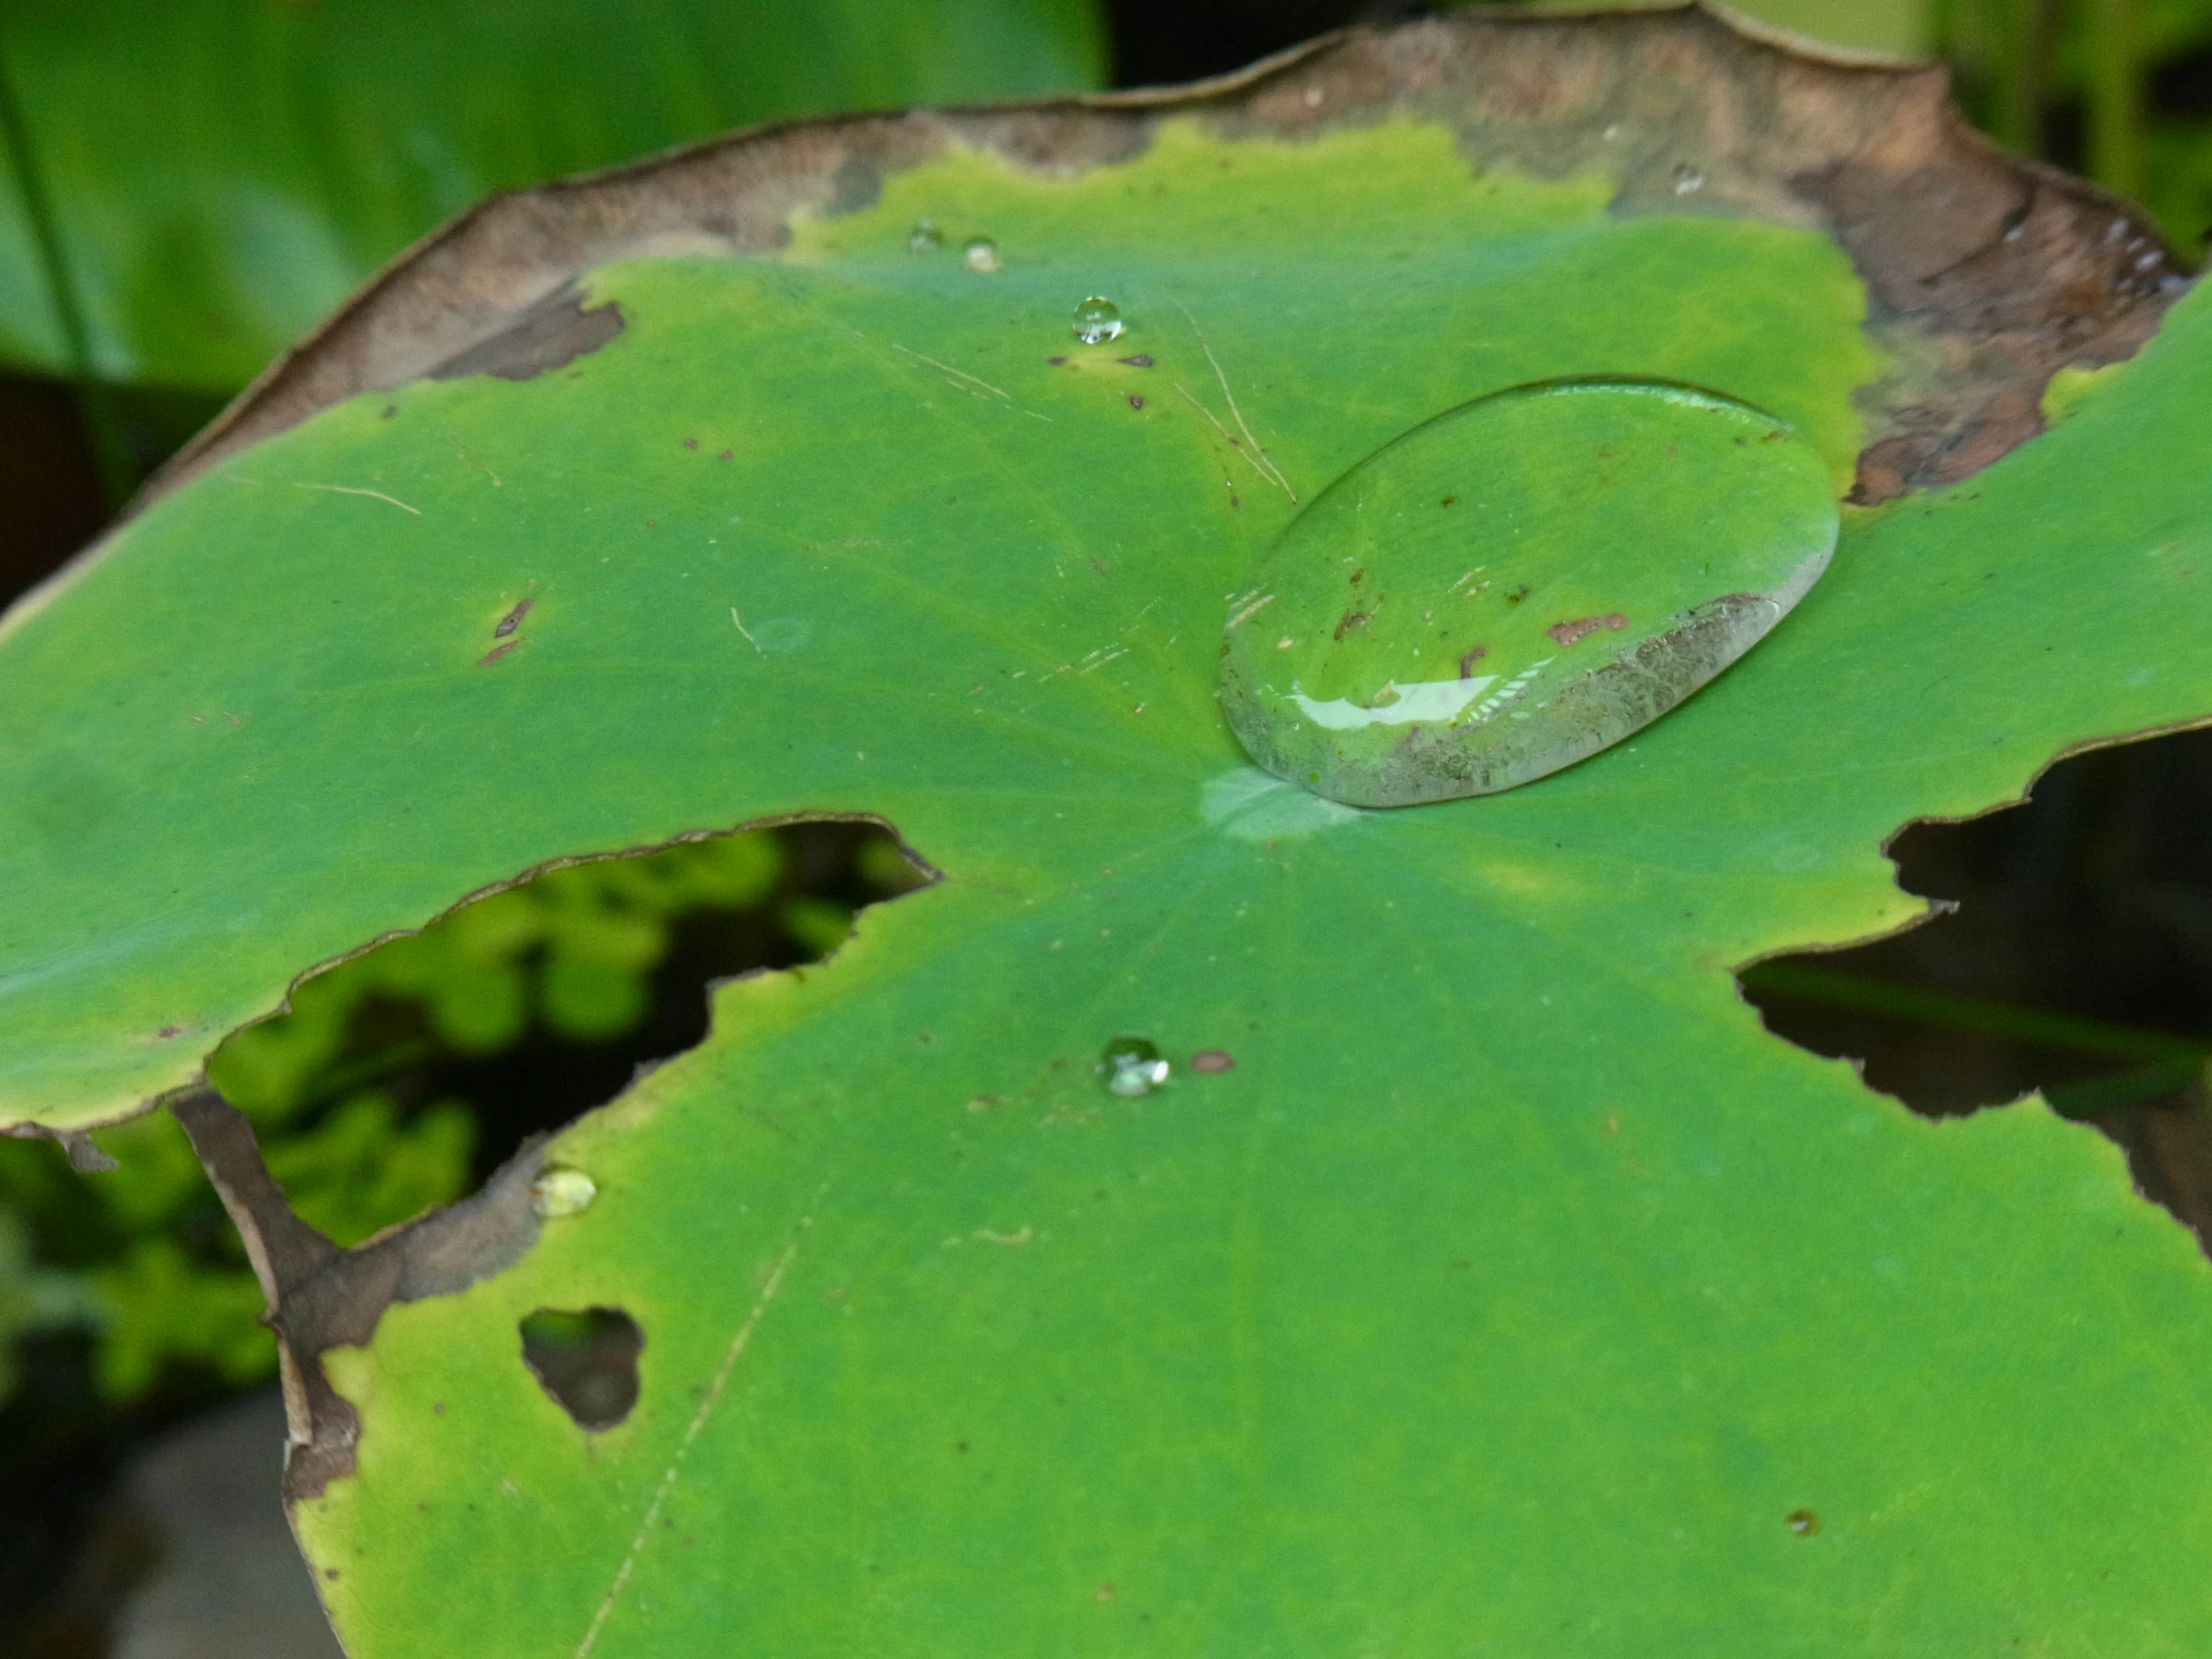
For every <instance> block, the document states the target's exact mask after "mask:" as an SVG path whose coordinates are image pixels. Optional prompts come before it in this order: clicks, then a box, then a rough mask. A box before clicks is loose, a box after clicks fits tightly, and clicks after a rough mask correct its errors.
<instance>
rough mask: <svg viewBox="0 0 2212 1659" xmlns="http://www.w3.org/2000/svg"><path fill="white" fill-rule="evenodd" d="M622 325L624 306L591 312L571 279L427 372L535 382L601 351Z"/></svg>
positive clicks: (594, 308)
mask: <svg viewBox="0 0 2212 1659" xmlns="http://www.w3.org/2000/svg"><path fill="white" fill-rule="evenodd" d="M622 325H623V315H622V307H621V306H620V305H619V304H616V303H615V302H613V301H612V300H610V301H609V302H608V303H606V304H604V305H593V306H591V307H589V308H588V309H587V308H586V307H585V304H584V296H583V292H582V290H581V289H580V288H579V287H578V286H577V283H576V280H575V278H574V277H571V278H570V279H569V280H568V281H567V282H565V283H564V284H562V285H561V286H560V287H559V288H557V289H556V290H555V291H554V292H552V293H550V294H548V295H546V296H545V297H544V298H542V299H540V300H538V301H537V302H536V303H535V304H533V305H529V306H526V307H524V308H523V309H522V310H520V311H519V312H516V313H513V314H511V315H510V316H508V317H506V318H505V319H503V325H501V326H498V327H497V328H496V329H495V331H493V332H491V333H489V334H487V335H486V336H485V337H483V338H481V339H478V340H476V341H475V342H474V343H472V344H468V345H464V346H463V347H462V348H461V349H460V350H458V351H455V352H454V353H453V354H452V355H451V356H449V357H447V358H446V359H445V360H444V361H443V362H441V363H439V364H437V365H436V366H435V367H433V368H429V369H425V370H423V371H422V372H423V374H424V375H425V376H426V377H427V378H429V379H432V380H459V379H463V378H466V377H467V376H468V375H471V374H490V375H494V376H496V377H497V378H499V379H502V380H529V379H534V378H536V377H537V376H538V375H540V374H543V373H545V372H546V371H547V370H548V369H554V368H561V367H565V366H566V365H567V364H569V363H572V362H574V361H575V360H576V359H577V358H578V357H581V356H583V355H584V354H585V353H586V352H590V351H596V350H598V349H599V348H600V347H601V346H602V345H605V344H606V343H607V342H608V341H609V340H611V339H613V338H614V337H615V335H617V334H619V333H621V332H622Z"/></svg>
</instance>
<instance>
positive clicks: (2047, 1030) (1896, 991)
mask: <svg viewBox="0 0 2212 1659" xmlns="http://www.w3.org/2000/svg"><path fill="white" fill-rule="evenodd" d="M1743 978H1744V983H1745V985H1747V986H1748V987H1750V988H1751V989H1753V990H1761V991H1780V992H1782V993H1784V994H1785V995H1789V996H1797V997H1803V998H1804V999H1805V1000H1806V1001H1808V1002H1826V1003H1829V1004H1831V1005H1832V1006H1836V1007H1842V1008H1864V1009H1866V1010H1867V1011H1868V1012H1870V1013H1880V1014H1894V1015H1896V1016H1897V1017H1898V1018H1900V1019H1910V1020H1917V1021H1919V1022H1921V1023H1922V1024H1925V1025H1941V1026H1947V1027H1949V1028H1951V1029H1953V1030H1958V1031H1978V1032H1981V1033H1982V1034H1984V1035H1986V1036H1992V1037H2010V1038H2013V1039H2014V1040H2016V1041H2018V1042H2023V1043H2032V1044H2033V1045H2034V1046H2036V1047H2037V1048H2055V1049H2067V1050H2071V1051H2073V1052H2075V1053H2080V1054H2109V1055H2113V1056H2115V1057H2117V1058H2121V1059H2129V1060H2154V1061H2176V1062H2178V1061H2188V1062H2201V1061H2203V1060H2205V1059H2207V1058H2212V1043H2205V1042H2201V1041H2199V1040H2197V1039H2195V1038H2193V1037H2181V1036H2175V1035H2173V1034H2172V1033H2170V1032H2166V1031H2146V1030H2144V1029H2143V1028H2141V1027H2140V1026H2133V1025H2113V1024H2109V1023H2107V1022H2106V1021H2104V1020H2100V1019H2079V1018H2076V1017H2075V1016H2073V1015H2070V1014H2051V1013H2044V1012H2042V1011H2041V1010H2039V1009H2034V1008H2016V1007H2013V1006H2012V1005H2011V1004H2009V1003H2004V1002H1990V1001H1986V1000H1984V999H1983V998H1981V997H1978V996H1953V995H1951V994H1950V993H1949V992H1947V991H1924V990H1917V989H1915V988H1913V987H1911V986H1906V985H1890V984H1884V983H1883V982H1881V981H1880V980H1875V979H1862V978H1860V977H1859V976H1858V975H1856V974H1850V973H1835V972H1831V971H1829V970H1828V969H1826V968H1808V967H1795V966H1792V965H1789V964H1787V963H1782V962H1763V963H1761V964H1759V965H1758V966H1756V967H1752V968H1749V969H1747V970H1746V971H1745V973H1744V976H1743Z"/></svg>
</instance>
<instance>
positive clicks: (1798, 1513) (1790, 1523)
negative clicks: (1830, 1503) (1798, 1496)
mask: <svg viewBox="0 0 2212 1659" xmlns="http://www.w3.org/2000/svg"><path fill="white" fill-rule="evenodd" d="M1782 1524H1783V1525H1785V1526H1787V1527H1788V1528H1789V1529H1790V1530H1791V1531H1792V1532H1795V1533H1796V1534H1797V1535H1798V1536H1799V1537H1801V1538H1810V1537H1811V1536H1813V1534H1814V1533H1816V1532H1818V1531H1819V1530H1820V1529H1821V1517H1820V1516H1818V1515H1816V1514H1814V1513H1813V1511H1812V1510H1810V1509H1792V1510H1791V1511H1790V1513H1789V1515H1788V1517H1787V1518H1786V1519H1785V1520H1784V1521H1783V1523H1782Z"/></svg>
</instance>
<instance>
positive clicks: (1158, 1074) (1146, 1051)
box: [1098, 1037, 1169, 1099]
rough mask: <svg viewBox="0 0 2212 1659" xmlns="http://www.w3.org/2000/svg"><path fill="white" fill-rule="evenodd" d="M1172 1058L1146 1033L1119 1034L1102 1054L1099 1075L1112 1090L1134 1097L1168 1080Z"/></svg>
mask: <svg viewBox="0 0 2212 1659" xmlns="http://www.w3.org/2000/svg"><path fill="white" fill-rule="evenodd" d="M1168 1070H1169V1067H1168V1062H1167V1061H1165V1060H1163V1059H1161V1058H1160V1050H1159V1047H1158V1045H1157V1044H1154V1043H1151V1042H1147V1041H1146V1040H1145V1039H1144V1038H1143V1037H1116V1038H1115V1039H1114V1040H1113V1041H1112V1042H1110V1043H1108V1044H1107V1045H1106V1048H1105V1052H1103V1053H1102V1054H1100V1055H1099V1057H1098V1075H1099V1077H1100V1078H1101V1079H1102V1080H1103V1081H1104V1082H1105V1084H1106V1087H1107V1089H1108V1090H1109V1091H1111V1092H1112V1093H1114V1094H1118V1095H1124V1096H1127V1097H1129V1098H1132V1099H1134V1098H1135V1097H1137V1096H1139V1095H1147V1094H1150V1093H1151V1092H1152V1091H1153V1090H1154V1089H1157V1088H1159V1087H1160V1086H1161V1085H1162V1084H1164V1083H1165V1082H1167V1080H1168Z"/></svg>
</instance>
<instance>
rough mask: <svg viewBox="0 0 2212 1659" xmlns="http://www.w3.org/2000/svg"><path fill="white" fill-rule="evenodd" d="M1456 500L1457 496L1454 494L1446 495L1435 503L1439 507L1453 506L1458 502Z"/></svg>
mask: <svg viewBox="0 0 2212 1659" xmlns="http://www.w3.org/2000/svg"><path fill="white" fill-rule="evenodd" d="M1458 500H1459V498H1458V497H1457V496H1456V495H1447V496H1445V497H1444V498H1443V499H1442V500H1441V501H1439V502H1437V503H1436V505H1437V506H1439V507H1450V506H1455V505H1456V504H1457V503H1458Z"/></svg>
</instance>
